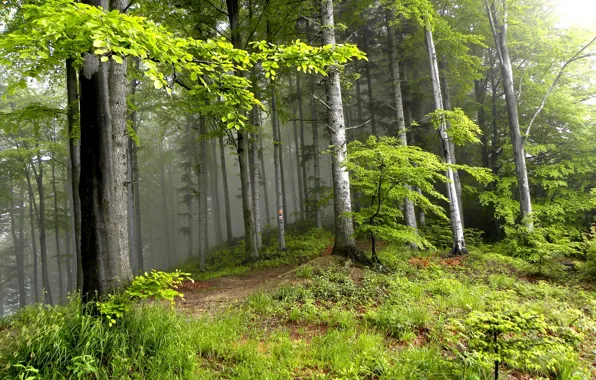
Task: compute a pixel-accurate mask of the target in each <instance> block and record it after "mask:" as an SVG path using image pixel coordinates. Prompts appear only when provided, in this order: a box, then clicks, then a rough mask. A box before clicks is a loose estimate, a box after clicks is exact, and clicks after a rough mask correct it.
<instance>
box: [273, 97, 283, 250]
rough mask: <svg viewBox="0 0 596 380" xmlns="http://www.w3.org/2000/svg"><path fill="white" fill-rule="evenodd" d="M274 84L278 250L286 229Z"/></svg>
mask: <svg viewBox="0 0 596 380" xmlns="http://www.w3.org/2000/svg"><path fill="white" fill-rule="evenodd" d="M275 92H276V90H275V86H273V89H272V94H271V130H272V132H273V163H274V166H275V203H276V206H277V244H278V249H279V250H280V251H285V250H286V231H285V223H284V218H285V215H284V211H285V208H284V195H285V193H284V191H283V177H282V168H281V153H282V152H281V142H280V136H279V126H278V122H279V121H278V120H277V96H276V93H275Z"/></svg>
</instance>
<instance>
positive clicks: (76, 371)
mask: <svg viewBox="0 0 596 380" xmlns="http://www.w3.org/2000/svg"><path fill="white" fill-rule="evenodd" d="M66 368H67V369H68V370H69V371H71V372H72V374H73V375H74V376H76V377H77V379H81V378H84V377H85V376H87V375H97V373H98V371H99V369H98V368H97V364H96V362H95V358H94V357H93V356H91V355H81V356H75V357H74V358H72V364H71V365H69V366H68V367H66Z"/></svg>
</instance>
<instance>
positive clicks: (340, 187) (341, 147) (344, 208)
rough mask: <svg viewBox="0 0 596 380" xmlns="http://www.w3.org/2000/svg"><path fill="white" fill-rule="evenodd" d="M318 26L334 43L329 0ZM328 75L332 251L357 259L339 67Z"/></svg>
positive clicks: (325, 38) (323, 2)
mask: <svg viewBox="0 0 596 380" xmlns="http://www.w3.org/2000/svg"><path fill="white" fill-rule="evenodd" d="M321 27H322V30H321V32H322V36H323V45H331V46H335V23H334V20H333V2H332V0H321ZM327 72H328V74H329V76H328V77H327V79H326V81H325V87H326V92H327V104H328V105H329V109H328V112H327V114H328V124H329V128H330V133H329V135H330V140H331V141H330V142H331V148H332V149H333V152H332V155H331V158H332V173H333V201H334V202H333V203H334V211H335V245H334V247H333V252H334V254H337V255H341V256H347V257H350V258H352V259H356V242H355V240H354V223H353V221H352V218H351V217H350V216H349V215H347V214H348V213H350V212H351V211H352V205H351V204H350V199H351V197H350V175H349V173H348V171H347V170H346V168H345V167H344V166H343V165H342V164H343V162H344V161H345V159H346V155H347V147H346V129H345V125H344V115H343V107H342V99H341V85H340V78H339V69H338V67H337V66H330V67H329V68H328V69H327Z"/></svg>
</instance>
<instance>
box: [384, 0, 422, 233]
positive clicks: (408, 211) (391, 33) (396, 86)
mask: <svg viewBox="0 0 596 380" xmlns="http://www.w3.org/2000/svg"><path fill="white" fill-rule="evenodd" d="M394 18H395V17H394V15H393V12H392V11H391V10H390V9H387V10H386V23H387V36H388V42H389V67H390V70H389V71H390V73H391V79H392V82H391V83H392V91H393V108H394V109H395V118H396V124H397V130H396V131H395V132H396V134H397V136H398V138H399V141H400V142H401V145H403V146H408V136H407V131H406V121H405V117H404V104H403V98H402V92H401V79H400V77H399V62H398V60H397V42H396V40H395V34H396V30H395V27H394V26H393V25H392V23H393V22H394ZM405 188H406V190H408V191H411V190H412V188H411V187H410V185H405ZM404 219H405V221H406V226H408V227H410V228H412V229H413V230H417V229H418V226H417V224H416V210H415V209H414V204H413V203H412V201H411V200H410V199H408V198H406V199H405V201H404Z"/></svg>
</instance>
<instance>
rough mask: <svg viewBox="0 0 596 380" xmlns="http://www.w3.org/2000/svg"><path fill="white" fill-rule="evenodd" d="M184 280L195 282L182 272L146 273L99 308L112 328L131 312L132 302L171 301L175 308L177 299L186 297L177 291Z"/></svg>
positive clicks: (153, 271)
mask: <svg viewBox="0 0 596 380" xmlns="http://www.w3.org/2000/svg"><path fill="white" fill-rule="evenodd" d="M184 280H190V281H193V280H192V279H191V278H190V273H184V272H181V271H180V270H176V271H175V272H172V273H166V272H161V271H156V270H152V271H151V273H147V272H145V274H144V275H141V276H137V277H135V278H134V279H133V281H132V284H130V286H129V287H128V288H127V289H126V290H125V291H124V292H123V293H118V294H110V295H108V296H107V298H106V299H104V300H103V301H101V302H98V303H97V308H98V310H99V313H100V314H101V315H102V316H104V317H105V318H106V319H107V322H108V325H109V326H110V327H111V326H112V325H113V324H115V323H116V321H117V320H119V319H121V318H122V317H123V316H124V314H125V313H126V312H128V311H129V310H130V308H131V304H130V303H131V301H139V300H146V299H149V298H152V299H154V300H162V299H163V300H168V301H170V304H171V305H172V306H173V305H174V299H175V298H176V297H179V298H183V297H184V294H182V293H180V292H178V291H177V290H176V288H177V287H178V285H180V284H181V283H182V281H184Z"/></svg>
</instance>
